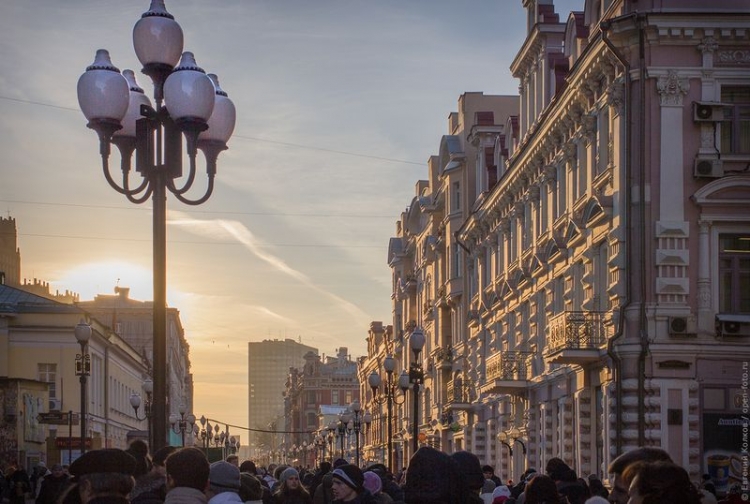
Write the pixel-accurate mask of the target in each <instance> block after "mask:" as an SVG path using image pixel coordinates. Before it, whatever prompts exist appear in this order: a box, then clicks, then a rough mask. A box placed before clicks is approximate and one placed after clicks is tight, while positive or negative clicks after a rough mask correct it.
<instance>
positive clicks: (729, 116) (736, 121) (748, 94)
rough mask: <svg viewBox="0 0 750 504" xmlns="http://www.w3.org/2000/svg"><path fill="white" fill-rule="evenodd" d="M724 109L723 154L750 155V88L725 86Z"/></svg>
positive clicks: (722, 98)
mask: <svg viewBox="0 0 750 504" xmlns="http://www.w3.org/2000/svg"><path fill="white" fill-rule="evenodd" d="M721 102H722V103H724V104H731V105H730V106H727V107H724V120H723V121H722V122H721V152H722V154H750V87H742V86H723V87H722V88H721Z"/></svg>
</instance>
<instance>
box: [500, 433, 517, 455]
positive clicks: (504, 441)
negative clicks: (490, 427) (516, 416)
mask: <svg viewBox="0 0 750 504" xmlns="http://www.w3.org/2000/svg"><path fill="white" fill-rule="evenodd" d="M497 440H498V441H500V442H501V443H502V444H504V445H505V446H507V447H508V453H509V454H510V456H511V457H512V456H513V447H512V446H511V445H510V443H508V433H507V432H502V431H501V432H498V433H497Z"/></svg>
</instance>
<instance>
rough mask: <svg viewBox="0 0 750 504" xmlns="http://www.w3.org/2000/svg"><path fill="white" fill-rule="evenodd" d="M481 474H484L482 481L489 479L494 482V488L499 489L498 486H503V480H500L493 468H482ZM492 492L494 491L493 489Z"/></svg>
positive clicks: (486, 466)
mask: <svg viewBox="0 0 750 504" xmlns="http://www.w3.org/2000/svg"><path fill="white" fill-rule="evenodd" d="M482 472H483V473H484V479H490V480H492V481H494V482H495V486H496V487H499V486H500V485H503V484H504V483H503V480H501V479H500V477H499V476H498V475H497V474H495V468H494V467H492V466H491V465H489V464H486V465H483V466H482ZM493 490H494V489H493Z"/></svg>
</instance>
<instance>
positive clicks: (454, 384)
mask: <svg viewBox="0 0 750 504" xmlns="http://www.w3.org/2000/svg"><path fill="white" fill-rule="evenodd" d="M445 405H446V407H448V408H450V409H453V410H469V409H471V391H470V389H469V386H468V384H466V383H464V381H463V380H462V379H461V378H457V379H455V380H451V381H449V382H448V390H447V395H446V401H445Z"/></svg>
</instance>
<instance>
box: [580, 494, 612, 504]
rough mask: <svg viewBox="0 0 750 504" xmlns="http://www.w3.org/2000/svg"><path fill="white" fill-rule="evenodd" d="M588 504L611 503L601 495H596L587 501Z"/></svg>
mask: <svg viewBox="0 0 750 504" xmlns="http://www.w3.org/2000/svg"><path fill="white" fill-rule="evenodd" d="M586 504H609V501H608V500H607V499H606V498H604V497H602V496H600V495H594V496H593V497H590V498H588V499H587V500H586Z"/></svg>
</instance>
